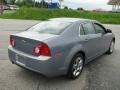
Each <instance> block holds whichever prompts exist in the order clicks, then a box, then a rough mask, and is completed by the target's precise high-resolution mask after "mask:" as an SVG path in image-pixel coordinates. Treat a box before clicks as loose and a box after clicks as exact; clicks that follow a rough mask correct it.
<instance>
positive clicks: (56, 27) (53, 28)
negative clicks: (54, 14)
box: [29, 21, 71, 35]
mask: <svg viewBox="0 0 120 90" xmlns="http://www.w3.org/2000/svg"><path fill="white" fill-rule="evenodd" d="M69 25H71V23H69V22H60V21H45V22H42V23H39V24H37V25H35V26H33V27H31V28H30V29H29V31H36V32H39V33H48V34H56V35H57V34H60V33H62V32H63V31H64V30H65V28H67V27H68V26H69Z"/></svg>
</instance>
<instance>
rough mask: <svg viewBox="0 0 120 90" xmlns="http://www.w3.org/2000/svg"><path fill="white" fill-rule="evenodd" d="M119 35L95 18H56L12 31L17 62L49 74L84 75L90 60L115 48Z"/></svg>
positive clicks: (11, 55) (11, 49)
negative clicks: (17, 31)
mask: <svg viewBox="0 0 120 90" xmlns="http://www.w3.org/2000/svg"><path fill="white" fill-rule="evenodd" d="M114 45H115V36H114V34H113V33H112V31H111V30H110V29H106V28H105V27H104V26H103V25H102V24H100V23H99V22H97V21H95V20H88V19H79V18H53V19H49V20H47V21H43V22H41V23H39V24H37V25H35V26H33V27H31V28H29V29H28V30H26V31H23V32H20V33H17V34H12V35H10V45H9V47H8V54H9V58H10V61H11V62H12V63H13V64H16V65H18V66H21V67H23V68H26V69H29V70H32V71H35V72H38V73H40V74H42V75H45V76H47V77H55V76H59V75H67V76H68V77H70V78H72V79H75V78H77V77H79V76H80V74H81V72H82V70H83V67H84V65H85V64H86V63H88V62H90V61H91V60H93V59H95V58H96V57H98V56H100V55H102V54H105V53H108V54H111V53H113V51H114Z"/></svg>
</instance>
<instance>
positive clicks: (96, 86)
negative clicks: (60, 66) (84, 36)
mask: <svg viewBox="0 0 120 90" xmlns="http://www.w3.org/2000/svg"><path fill="white" fill-rule="evenodd" d="M38 22H40V21H31V20H7V19H0V90H120V25H105V26H106V27H107V28H110V29H112V30H113V32H114V33H115V35H116V46H115V51H114V53H113V54H112V55H103V56H101V57H99V58H97V59H95V60H94V61H92V62H90V63H88V64H87V65H86V66H85V68H84V70H83V72H82V74H81V76H80V77H79V78H78V79H76V80H69V79H67V78H65V77H56V78H46V77H44V76H42V75H40V74H38V73H35V72H32V71H28V70H25V69H22V68H20V67H18V66H16V65H13V64H11V62H10V61H9V59H8V56H7V46H8V44H9V35H10V34H12V33H17V32H21V31H24V30H25V29H27V28H29V27H30V26H32V25H34V24H36V23H38Z"/></svg>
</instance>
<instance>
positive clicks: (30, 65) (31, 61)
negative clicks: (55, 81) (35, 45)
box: [8, 46, 66, 77]
mask: <svg viewBox="0 0 120 90" xmlns="http://www.w3.org/2000/svg"><path fill="white" fill-rule="evenodd" d="M8 55H9V59H10V61H11V62H12V63H15V64H17V65H19V66H21V67H24V68H26V69H29V70H32V71H35V72H38V73H40V74H42V75H45V76H47V77H55V76H60V75H64V74H66V70H65V69H64V68H63V67H61V66H60V65H59V62H57V61H56V60H54V59H53V58H51V57H44V56H40V57H36V56H32V55H28V54H26V53H23V52H20V51H18V50H16V49H14V48H12V47H11V46H9V47H8ZM57 64H58V65H57Z"/></svg>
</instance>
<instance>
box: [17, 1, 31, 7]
mask: <svg viewBox="0 0 120 90" xmlns="http://www.w3.org/2000/svg"><path fill="white" fill-rule="evenodd" d="M16 4H17V5H18V6H26V7H32V6H33V0H17V1H16Z"/></svg>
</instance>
